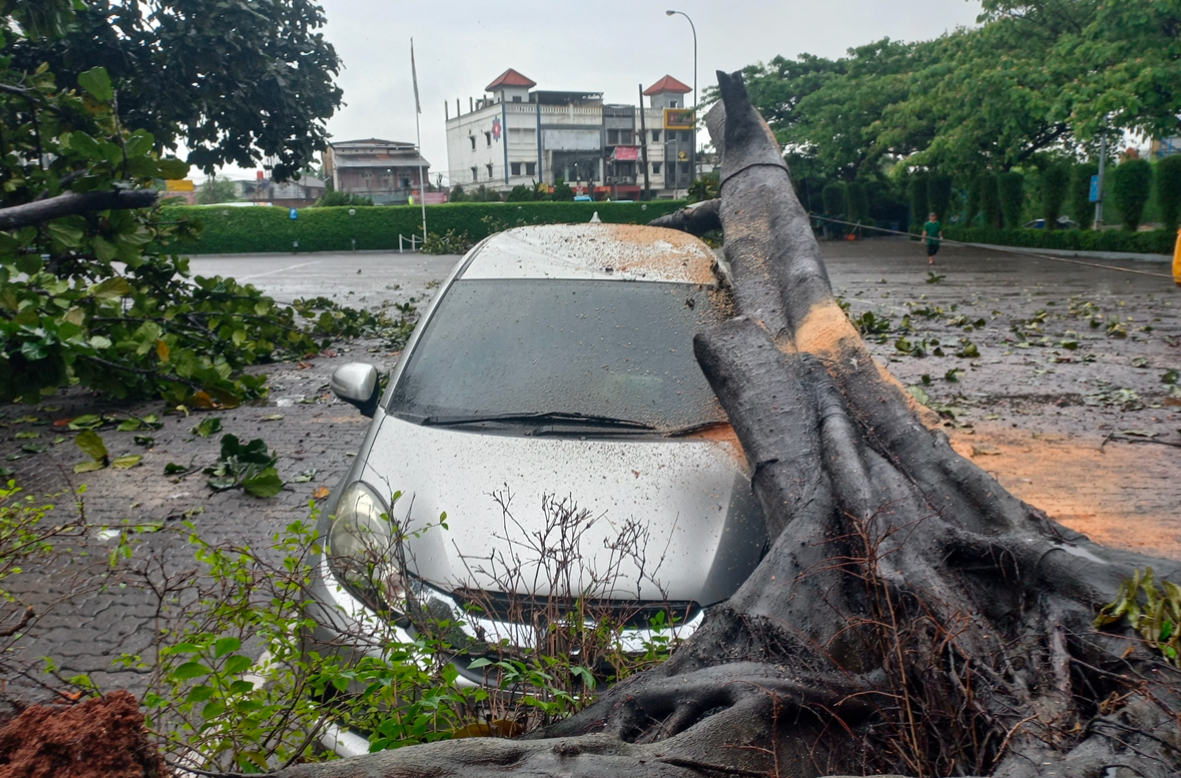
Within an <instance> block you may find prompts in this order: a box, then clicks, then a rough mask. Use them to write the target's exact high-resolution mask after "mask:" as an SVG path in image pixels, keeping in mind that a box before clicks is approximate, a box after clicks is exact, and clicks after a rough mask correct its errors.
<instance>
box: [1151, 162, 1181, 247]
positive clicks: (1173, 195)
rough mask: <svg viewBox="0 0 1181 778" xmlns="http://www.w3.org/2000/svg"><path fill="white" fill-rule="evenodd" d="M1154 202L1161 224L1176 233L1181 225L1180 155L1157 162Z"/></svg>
mask: <svg viewBox="0 0 1181 778" xmlns="http://www.w3.org/2000/svg"><path fill="white" fill-rule="evenodd" d="M1156 202H1157V207H1158V208H1159V209H1160V220H1161V226H1162V227H1163V228H1164V229H1165V230H1167V231H1168V232H1170V233H1176V232H1177V229H1178V227H1181V155H1174V156H1171V157H1165V158H1164V159H1162V160H1161V161H1160V162H1158V163H1157V165H1156Z"/></svg>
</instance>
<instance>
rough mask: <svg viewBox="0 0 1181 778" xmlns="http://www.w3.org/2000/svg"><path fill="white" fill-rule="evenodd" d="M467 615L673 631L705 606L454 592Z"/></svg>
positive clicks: (535, 622) (482, 591) (538, 622)
mask: <svg viewBox="0 0 1181 778" xmlns="http://www.w3.org/2000/svg"><path fill="white" fill-rule="evenodd" d="M451 596H452V597H453V598H454V600H455V603H456V604H457V605H458V606H459V607H460V608H461V609H463V610H464V611H466V612H469V613H472V614H475V615H479V616H483V617H484V618H487V619H491V620H494V621H501V622H510V623H515V624H528V625H542V624H546V623H552V622H556V621H572V620H577V621H583V622H592V623H596V624H604V623H607V624H609V625H610V626H613V627H621V628H635V629H649V628H651V627H652V626H653V622H655V623H656V624H660V623H661V622H663V625H664V626H666V627H671V626H672V625H674V624H683V623H684V622H687V621H689V620H690V619H692V618H694V617H695V616H696V615H697V614H698V613H699V612H700V611H701V606H699V605H698V604H697V603H695V602H693V601H692V600H687V601H685V600H682V601H664V600H659V601H656V600H638V601H637V600H614V599H611V600H609V599H595V598H576V597H558V596H543V595H542V596H539V595H526V594H517V593H514V592H496V591H485V590H479V589H456V590H454V591H452V592H451Z"/></svg>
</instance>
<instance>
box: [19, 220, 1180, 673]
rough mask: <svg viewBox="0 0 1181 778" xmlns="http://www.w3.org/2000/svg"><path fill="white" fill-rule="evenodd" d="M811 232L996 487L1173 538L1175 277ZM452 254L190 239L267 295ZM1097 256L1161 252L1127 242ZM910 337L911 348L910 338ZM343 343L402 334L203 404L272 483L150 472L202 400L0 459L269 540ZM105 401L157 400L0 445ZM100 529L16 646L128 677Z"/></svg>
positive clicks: (332, 462)
mask: <svg viewBox="0 0 1181 778" xmlns="http://www.w3.org/2000/svg"><path fill="white" fill-rule="evenodd" d="M824 250H825V254H826V257H827V258H828V262H829V270H830V275H831V277H832V280H833V284H834V287H836V289H837V290H838V293H839V294H841V296H842V297H843V298H844V299H845V300H846V301H847V302H848V303H849V305H850V314H851V315H852V316H854V317H862V316H863V315H864V314H865V313H866V312H873V313H874V315H875V317H879V318H882V317H884V318H885V319H887V320H888V321H889V326H890V331H889V332H886V333H882V335H881V336H874V339H880V340H881V341H882V342H880V343H874V344H873V346H872V348H873V350H874V352H875V354H876V355H877V356H878V358H879V359H881V360H882V361H883V362H885V363H886V364H887V366H888V367H889V369H890V370H891V371H893V372H894V374H895V375H896V376H898V378H899V379H900V380H902V381H903V383H905V384H908V385H914V386H916V387H919V388H921V389H922V391H924V392H925V393H926V395H927V397H928V400H929V402H930V403H931V404H933V407H937V408H939V409H942V410H943V411H944V412H945V414H946V415H947V419H946V421H947V424H948V426H947V427H946V431H947V433H948V434H949V435H950V436H951V437H952V440H953V442H954V444H955V446H956V447H957V449H958V450H960V451H961V453H963V454H964V455H965V456H969V457H971V458H972V459H973V460H974V461H976V462H978V463H979V464H981V465H982V466H983V467H985V468H986V469H988V470H989V471H990V472H993V473H994V474H995V475H996V477H997V478H998V480H999V481H1000V482H1001V483H1002V484H1003V485H1004V486H1005V487H1006V488H1009V489H1010V490H1012V491H1014V492H1015V493H1016V494H1018V495H1019V496H1021V497H1022V498H1024V499H1026V500H1028V501H1030V502H1032V503H1034V504H1036V505H1039V506H1040V507H1042V508H1044V509H1046V510H1047V511H1048V512H1049V513H1050V514H1051V515H1053V516H1054V517H1055V518H1058V519H1059V520H1061V521H1063V522H1065V523H1067V524H1069V525H1071V526H1074V527H1076V528H1078V529H1081V530H1083V531H1085V532H1088V533H1090V534H1092V535H1093V536H1094V537H1095V538H1096V539H1097V540H1100V541H1102V542H1107V543H1111V544H1114V545H1119V546H1124V547H1131V548H1135V549H1137V550H1141V551H1149V550H1152V551H1156V552H1157V553H1161V554H1165V555H1169V556H1172V557H1178V558H1181V517H1179V516H1178V515H1177V512H1176V506H1177V504H1178V503H1181V479H1179V478H1178V475H1179V471H1178V467H1177V465H1178V462H1179V458H1178V447H1181V434H1179V433H1181V429H1179V428H1181V421H1179V420H1178V411H1181V407H1178V406H1181V400H1178V399H1177V398H1174V397H1172V396H1171V394H1172V393H1173V390H1172V388H1171V385H1169V384H1167V383H1164V382H1162V378H1166V377H1167V373H1168V371H1169V370H1171V369H1181V293H1179V292H1178V290H1177V288H1176V287H1175V286H1174V285H1173V284H1172V282H1171V281H1169V280H1167V279H1164V278H1157V277H1151V276H1144V275H1135V274H1127V273H1118V272H1112V271H1110V270H1100V269H1095V268H1087V267H1080V266H1077V265H1070V264H1065V263H1060V262H1053V261H1049V260H1043V259H1037V258H1031V257H1024V256H1013V255H1004V254H999V253H994V252H988V251H982V250H977V249H954V248H949V249H945V251H944V252H942V253H941V254H940V255H939V262H940V264H939V265H938V266H936V268H935V271H936V275H937V276H942V277H941V278H932V276H930V275H929V268H928V267H927V264H926V258H925V256H923V252H922V249H921V248H919V247H918V246H917V244H911V243H906V242H897V241H866V242H861V243H830V244H826V245H825V246H824ZM456 259H457V258H456V257H427V256H418V255H397V254H393V255H388V254H365V253H362V254H316V255H289V256H267V257H260V256H235V257H225V256H222V257H216V258H200V257H198V258H194V259H193V260H192V269H193V271H194V273H196V274H200V275H212V274H229V275H233V276H235V277H236V278H238V279H239V280H242V281H247V282H249V283H253V284H255V285H257V286H258V287H260V288H261V289H263V290H265V291H266V292H268V293H270V294H272V295H273V296H275V297H276V299H280V300H290V299H293V298H295V297H300V296H313V295H324V296H328V297H332V298H334V299H336V300H338V301H340V302H342V303H346V304H351V305H365V306H368V305H374V306H376V305H377V304H379V303H380V302H382V301H386V300H392V301H397V302H402V301H405V300H407V299H409V298H411V297H413V298H416V299H418V300H420V301H421V300H423V299H424V298H426V297H427V296H429V294H430V293H431V288H432V287H433V286H434V283H433V282H436V281H439V280H441V279H443V278H444V277H445V275H446V274H447V272H448V270H449V269H450V268H451V267H452V265H453V264H454V262H455V261H456ZM1107 264H1114V265H1119V266H1122V267H1126V268H1128V269H1130V270H1139V271H1148V272H1155V273H1165V272H1166V271H1167V268H1165V267H1164V266H1159V265H1151V264H1144V263H1136V262H1111V263H1107ZM931 281H933V283H930V282H931ZM904 317H906V318H905V319H904ZM1092 322H1098V324H1097V325H1095V326H1092ZM1113 322H1114V323H1115V325H1116V326H1115V327H1114V329H1113ZM906 325H909V327H910V330H909V331H906V330H905V327H906ZM1109 330H1110V331H1109ZM1121 334H1122V336H1121ZM899 338H903V339H904V340H905V343H903V344H902V345H903V346H910V347H911V348H910V352H911V353H910V354H909V355H907V354H905V353H903V351H901V350H899V343H898V341H899ZM933 340H934V341H938V344H933V343H932V341H933ZM916 345H918V347H919V348H921V349H922V350H923V351H924V353H925V355H924V356H922V357H919V356H916V355H915V348H914V347H915V346H916ZM969 346H973V347H974V348H969ZM937 351H941V352H942V353H943V356H938V355H936V352H937ZM957 352H958V353H960V354H962V356H956V354H957ZM353 360H364V361H369V362H373V363H375V364H376V365H377V366H378V367H379V368H381V369H387V368H389V367H390V366H392V364H393V363H394V361H395V360H396V355H395V354H393V353H389V352H388V351H385V350H383V349H382V348H381V347H380V345H379V344H375V343H371V342H351V343H341V344H337V345H336V347H335V348H334V349H333V350H332V351H330V352H325V354H323V355H321V356H319V357H316V358H314V359H311V360H308V361H307V362H306V363H304V366H302V367H301V366H300V365H295V364H284V365H277V366H272V367H269V368H267V369H266V372H267V374H268V375H269V376H270V382H271V395H270V398H269V400H268V401H267V402H266V403H264V404H259V405H256V406H244V407H241V408H237V409H234V410H230V411H224V412H219V413H217V414H216V415H217V416H219V417H220V418H221V419H222V423H223V427H224V429H225V431H227V432H233V433H235V434H237V435H238V436H239V437H242V438H244V439H249V438H254V437H261V438H263V439H264V440H266V442H267V444H268V445H269V446H270V447H272V448H274V449H275V450H276V451H277V452H278V455H279V469H280V473H281V474H282V475H283V476H284V477H285V478H287V479H288V480H289V481H290V480H291V479H292V477H293V476H295V475H296V474H298V473H300V472H302V471H307V470H310V469H314V470H315V471H316V472H315V474H314V476H313V477H312V478H311V480H309V481H307V482H304V483H294V482H292V483H289V485H288V487H287V488H286V489H285V490H284V491H283V492H282V493H280V495H278V496H277V497H275V498H272V499H268V500H260V499H256V498H252V497H249V496H246V495H243V494H241V493H238V492H223V493H220V494H214V493H212V492H210V490H209V489H208V488H207V487H206V486H205V484H204V478H203V477H201V476H200V475H197V476H191V477H189V478H186V479H176V478H169V477H165V476H164V475H163V470H164V466H165V464H166V463H168V462H177V463H188V462H190V461H192V462H196V463H198V464H201V463H206V462H208V461H212V460H213V459H214V458H216V455H217V450H218V437H219V436H218V435H214V436H212V437H210V438H200V437H197V436H195V435H193V434H191V432H190V429H191V428H192V427H193V426H194V424H196V421H197V420H195V419H194V418H185V417H183V416H179V415H164V416H162V419H163V422H164V427H163V428H162V429H161V430H159V431H158V432H155V433H153V436H154V438H155V442H154V444H153V445H152V446H151V447H150V448H147V449H145V448H143V447H141V446H137V445H136V444H135V443H134V441H133V433H121V432H115V431H104V432H103V435H104V438H105V439H106V441H107V445H108V447H109V448H110V449H111V451H112V454H114V455H119V454H123V453H142V454H143V455H144V460H143V464H142V466H140V467H137V468H134V469H131V470H125V471H117V470H110V469H108V470H103V471H100V472H96V473H89V474H86V475H85V476H78V475H75V474H74V473H73V472H72V469H71V468H72V466H73V464H74V463H76V462H78V461H81V459H82V458H83V456H84V455H82V454H80V452H78V450H77V449H76V448H75V447H74V446H73V445H72V443H71V442H70V441H69V440H68V439H65V440H63V441H62V442H61V443H60V444H57V445H51V446H50V447H49V450H48V451H46V452H45V453H42V454H36V455H28V456H23V457H21V458H16V459H13V460H12V461H5V462H3V464H4V465H6V466H9V467H12V468H13V469H14V470H15V476H14V477H15V478H16V479H17V480H18V481H19V482H20V484H21V485H22V486H23V487H24V488H25V489H26V490H28V491H30V492H33V493H35V494H38V495H44V494H50V493H55V492H62V491H63V490H67V489H74V488H77V487H79V486H81V485H83V484H85V485H86V491H85V494H84V507H85V513H86V516H87V518H88V520H89V521H91V522H92V523H96V524H106V525H116V524H118V523H120V522H122V521H124V520H128V521H133V522H139V523H145V522H159V523H161V524H163V525H164V526H166V527H169V528H172V527H181V526H183V522H184V521H191V522H192V523H193V525H194V527H195V529H196V531H197V532H198V533H200V534H201V536H203V537H205V538H206V539H208V540H211V541H215V542H219V541H224V542H233V543H248V544H254V545H265V544H266V543H268V542H269V540H270V538H271V536H272V535H274V533H276V532H278V531H280V530H281V529H282V528H283V527H285V526H286V525H287V524H288V523H290V522H291V521H294V520H297V519H305V518H306V517H307V516H308V502H309V500H310V499H311V497H312V494H313V491H314V490H316V489H317V488H322V487H326V488H328V489H333V488H335V487H336V485H337V482H338V481H339V479H340V478H341V477H342V476H343V474H344V473H345V471H346V470H347V469H348V467H349V465H350V463H351V455H352V454H353V453H354V452H355V451H356V448H357V446H358V444H359V442H360V439H361V436H362V434H363V433H364V430H365V424H366V420H365V419H364V418H362V417H361V416H360V415H359V414H358V413H357V412H356V411H355V410H354V409H353V408H352V407H351V406H348V405H344V404H342V403H339V402H337V401H336V400H335V398H333V397H331V395H329V394H328V393H327V391H326V385H327V381H328V377H329V375H330V374H331V371H332V370H333V369H334V368H335V367H336V366H338V365H340V364H343V363H344V362H347V361H353ZM924 377H925V378H924ZM109 409H115V410H122V411H125V412H132V413H135V414H137V415H143V414H146V413H149V412H155V413H162V412H163V410H164V409H163V407H162V405H161V404H160V403H158V402H155V403H152V402H148V403H136V404H129V403H117V402H112V401H109V400H101V399H98V398H95V397H93V396H91V395H89V394H88V393H86V392H82V391H78V390H71V391H68V392H63V393H61V395H60V396H58V397H54V398H51V399H49V400H47V401H45V402H43V403H42V404H41V405H40V406H38V407H37V408H32V407H30V406H7V407H2V408H0V412H3V414H4V417H3V418H0V424H3V425H4V426H3V427H0V433H2V434H3V441H0V457H8V456H12V455H18V454H20V451H19V449H20V448H21V445H22V443H25V442H26V440H18V439H16V437H15V436H16V434H17V433H20V432H30V431H33V432H39V433H41V434H42V436H43V437H44V438H45V439H46V442H48V441H51V440H54V439H56V433H55V432H54V428H53V427H52V426H51V425H52V422H53V421H54V420H57V419H61V418H68V417H74V416H78V415H80V414H83V413H95V412H101V411H105V410H109ZM279 415H281V416H282V418H281V419H276V418H274V417H276V416H279ZM22 419H23V420H22ZM61 437H63V438H66V437H68V436H66V435H62V436H61ZM424 455H429V452H424ZM58 502H59V503H60V504H63V505H68V503H69V500H68V499H61V500H58ZM63 510H64V509H63ZM109 535H110V533H106V534H103V533H99V532H93V533H91V534H90V535H89V537H87V538H85V539H84V540H82V541H80V542H78V543H76V544H74V548H75V549H76V550H77V551H78V552H85V554H86V555H85V556H83V555H81V553H78V554H75V555H73V556H72V558H67V557H64V556H63V557H62V558H61V560H59V563H58V564H57V565H55V566H52V567H49V568H45V569H40V570H34V571H30V572H28V573H26V574H25V575H23V576H21V577H19V578H18V579H15V585H14V586H13V587H12V588H13V589H14V591H15V593H16V594H17V595H18V596H19V597H21V598H22V599H23V600H25V601H27V602H29V603H31V604H33V605H34V607H35V608H36V609H37V612H38V614H39V618H38V619H37V620H36V621H35V622H34V623H33V624H32V625H31V626H30V628H29V629H28V630H27V631H26V637H25V639H24V640H23V641H22V643H21V644H20V646H19V651H18V652H17V654H16V656H17V657H18V658H21V659H24V660H27V661H28V662H29V663H30V665H36V664H37V658H38V657H40V656H44V655H48V656H52V657H53V658H54V659H55V660H56V661H57V663H58V664H59V666H60V667H61V668H62V672H63V674H65V675H69V674H73V673H80V672H86V673H90V674H91V676H92V677H93V678H94V680H96V681H97V682H98V683H100V685H103V686H104V687H107V688H113V687H116V686H124V687H128V688H131V689H132V690H133V691H136V692H142V691H143V690H144V689H143V685H144V684H143V679H142V676H141V675H139V674H137V673H135V672H128V671H121V672H114V671H113V670H112V666H111V663H112V661H113V660H114V659H115V658H116V657H118V656H119V655H120V654H121V653H124V652H142V651H145V650H148V649H149V648H150V646H151V645H152V642H153V639H154V636H155V635H156V631H157V630H158V629H159V628H160V627H161V622H160V621H159V618H158V616H159V614H158V611H157V602H156V599H155V598H154V597H153V596H152V595H151V594H150V593H149V592H147V591H145V590H144V589H143V588H141V587H140V586H138V585H137V583H138V582H137V581H136V580H134V579H132V578H129V577H126V576H123V577H116V578H107V577H105V570H106V554H107V553H108V552H109V550H110V547H111V542H112V541H111V540H110V539H109ZM140 540H141V541H142V545H141V546H140V547H139V548H138V549H137V550H136V555H137V558H139V559H144V560H146V559H149V558H150V559H155V560H159V562H160V564H161V565H162V566H163V568H162V569H167V570H168V571H170V573H171V574H177V573H195V572H196V570H197V565H196V563H195V562H194V561H193V556H192V549H191V548H190V547H189V546H188V544H187V542H186V541H185V538H184V535H183V533H173V532H158V533H152V534H145V535H141V536H140ZM11 580H12V579H10V582H11ZM9 680H10V681H12V682H13V683H15V681H16V679H9Z"/></svg>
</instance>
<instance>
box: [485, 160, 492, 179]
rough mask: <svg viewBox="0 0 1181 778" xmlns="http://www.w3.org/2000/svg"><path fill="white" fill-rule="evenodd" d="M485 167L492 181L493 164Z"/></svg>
mask: <svg viewBox="0 0 1181 778" xmlns="http://www.w3.org/2000/svg"><path fill="white" fill-rule="evenodd" d="M484 167H486V168H488V178H490V179H491V178H492V163H491V162H489V163H488V164H487V165H485V166H484Z"/></svg>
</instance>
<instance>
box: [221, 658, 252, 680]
mask: <svg viewBox="0 0 1181 778" xmlns="http://www.w3.org/2000/svg"><path fill="white" fill-rule="evenodd" d="M253 664H254V660H253V659H251V658H250V657H248V656H243V655H242V654H234V655H233V656H231V657H230V658H229V659H227V660H226V667H225V671H226V673H228V674H229V675H240V674H241V673H244V672H246V671H247V670H249V669H250V666H251V665H253Z"/></svg>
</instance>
